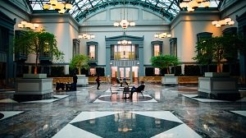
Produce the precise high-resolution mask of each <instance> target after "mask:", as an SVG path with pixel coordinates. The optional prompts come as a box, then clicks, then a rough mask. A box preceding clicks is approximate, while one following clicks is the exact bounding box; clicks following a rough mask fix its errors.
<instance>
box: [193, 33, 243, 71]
mask: <svg viewBox="0 0 246 138" xmlns="http://www.w3.org/2000/svg"><path fill="white" fill-rule="evenodd" d="M241 42H242V41H241V40H240V39H239V37H238V36H237V35H224V36H216V37H211V38H206V39H202V40H200V41H199V42H197V45H196V52H197V55H196V56H195V57H193V59H194V60H197V61H198V63H200V64H202V65H209V64H211V62H216V64H217V72H222V68H221V64H222V63H223V62H224V61H227V62H233V61H235V60H237V54H238V51H239V50H242V49H243V47H242V46H243V45H242V44H241Z"/></svg>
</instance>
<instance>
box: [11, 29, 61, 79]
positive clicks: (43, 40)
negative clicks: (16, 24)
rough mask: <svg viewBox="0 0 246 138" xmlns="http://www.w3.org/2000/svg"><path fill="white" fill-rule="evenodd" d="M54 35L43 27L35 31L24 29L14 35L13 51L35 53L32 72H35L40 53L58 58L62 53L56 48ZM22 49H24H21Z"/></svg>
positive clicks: (27, 53)
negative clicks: (17, 34)
mask: <svg viewBox="0 0 246 138" xmlns="http://www.w3.org/2000/svg"><path fill="white" fill-rule="evenodd" d="M56 44H57V43H56V38H55V35H54V34H52V33H49V32H46V31H45V30H44V29H42V30H41V31H35V30H32V29H26V30H25V31H22V33H21V35H19V36H18V37H15V41H14V51H15V53H23V52H24V53H25V54H26V55H29V54H34V55H35V66H34V74H37V73H38V71H37V68H38V61H39V57H40V55H41V54H49V55H50V56H51V57H52V58H53V57H55V58H56V59H59V58H61V57H62V56H63V53H62V52H61V51H59V50H58V47H57V45H56ZM23 50H24V51H23Z"/></svg>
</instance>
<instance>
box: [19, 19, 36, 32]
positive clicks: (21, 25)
mask: <svg viewBox="0 0 246 138" xmlns="http://www.w3.org/2000/svg"><path fill="white" fill-rule="evenodd" d="M18 27H19V28H27V29H32V30H35V29H36V28H38V27H39V24H36V23H28V22H26V21H21V23H19V24H18Z"/></svg>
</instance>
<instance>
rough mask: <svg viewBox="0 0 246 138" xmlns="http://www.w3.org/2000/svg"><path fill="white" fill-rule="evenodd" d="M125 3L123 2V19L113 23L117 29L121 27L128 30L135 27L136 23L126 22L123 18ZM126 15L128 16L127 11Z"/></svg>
mask: <svg viewBox="0 0 246 138" xmlns="http://www.w3.org/2000/svg"><path fill="white" fill-rule="evenodd" d="M125 5H126V3H125V1H124V8H123V12H124V13H123V19H122V20H121V21H120V22H114V26H115V27H118V26H121V28H123V29H126V28H128V26H135V25H136V23H135V22H130V21H127V19H126V17H125V9H126V8H125ZM127 14H128V11H127ZM121 15H122V12H121Z"/></svg>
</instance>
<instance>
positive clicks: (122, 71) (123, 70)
mask: <svg viewBox="0 0 246 138" xmlns="http://www.w3.org/2000/svg"><path fill="white" fill-rule="evenodd" d="M131 72H132V68H131V67H118V77H119V78H120V79H121V80H122V79H123V78H126V80H127V82H128V83H131V82H132V73H131Z"/></svg>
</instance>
